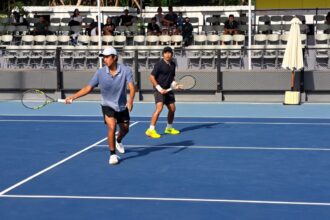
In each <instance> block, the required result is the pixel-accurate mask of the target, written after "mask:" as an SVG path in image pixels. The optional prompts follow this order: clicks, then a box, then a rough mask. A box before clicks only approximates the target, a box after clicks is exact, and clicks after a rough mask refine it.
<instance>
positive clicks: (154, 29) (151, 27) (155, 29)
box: [147, 17, 161, 36]
mask: <svg viewBox="0 0 330 220" xmlns="http://www.w3.org/2000/svg"><path fill="white" fill-rule="evenodd" d="M160 34H161V31H160V27H159V26H158V24H156V18H155V17H153V18H151V22H150V23H149V24H148V27H147V35H157V36H159V35H160Z"/></svg>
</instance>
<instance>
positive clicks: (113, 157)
mask: <svg viewBox="0 0 330 220" xmlns="http://www.w3.org/2000/svg"><path fill="white" fill-rule="evenodd" d="M118 163H119V157H118V156H117V155H116V154H112V155H110V158H109V164H111V165H116V164H118Z"/></svg>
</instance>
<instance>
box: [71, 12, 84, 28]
mask: <svg viewBox="0 0 330 220" xmlns="http://www.w3.org/2000/svg"><path fill="white" fill-rule="evenodd" d="M81 22H82V17H81V16H80V12H79V10H78V9H77V8H76V9H75V10H74V11H73V15H72V16H71V18H70V21H69V26H81Z"/></svg>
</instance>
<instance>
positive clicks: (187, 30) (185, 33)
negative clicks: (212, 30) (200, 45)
mask: <svg viewBox="0 0 330 220" xmlns="http://www.w3.org/2000/svg"><path fill="white" fill-rule="evenodd" d="M193 30H194V27H193V26H192V24H191V23H190V19H189V17H186V19H185V23H184V25H183V27H182V38H183V45H184V46H185V47H187V46H189V45H191V44H192V41H193Z"/></svg>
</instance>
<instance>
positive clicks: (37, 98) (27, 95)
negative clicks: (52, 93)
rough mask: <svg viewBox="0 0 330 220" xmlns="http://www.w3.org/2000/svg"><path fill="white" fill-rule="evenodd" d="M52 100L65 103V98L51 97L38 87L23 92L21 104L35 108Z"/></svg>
mask: <svg viewBox="0 0 330 220" xmlns="http://www.w3.org/2000/svg"><path fill="white" fill-rule="evenodd" d="M53 102H61V103H65V99H53V98H52V97H49V96H48V95H46V94H45V93H44V92H43V91H41V90H38V89H30V90H27V91H25V92H24V93H23V96H22V104H23V106H24V107H26V108H29V109H33V110H37V109H40V108H42V107H45V106H46V105H48V104H50V103H53Z"/></svg>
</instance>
